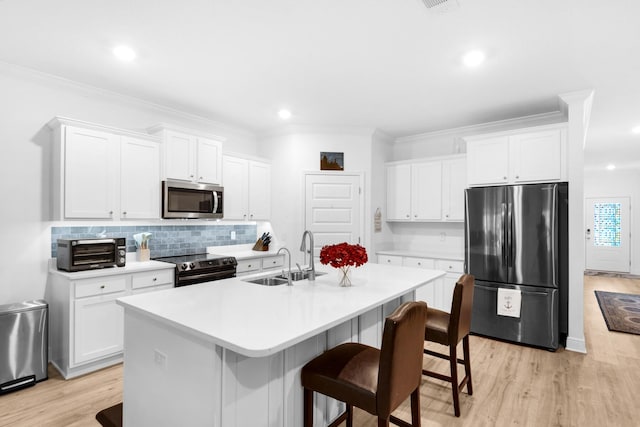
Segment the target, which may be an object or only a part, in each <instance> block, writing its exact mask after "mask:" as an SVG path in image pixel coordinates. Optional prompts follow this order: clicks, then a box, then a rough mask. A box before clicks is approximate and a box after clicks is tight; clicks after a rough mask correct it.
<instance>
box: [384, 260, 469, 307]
mask: <svg viewBox="0 0 640 427" xmlns="http://www.w3.org/2000/svg"><path fill="white" fill-rule="evenodd" d="M378 264H387V265H402V266H405V267H413V268H424V269H427V270H434V269H435V270H444V271H445V272H446V274H445V275H444V277H441V278H440V279H438V280H435V281H434V282H432V283H429V284H428V285H425V286H422V287H421V288H418V289H416V292H415V298H416V300H417V301H425V302H426V303H427V305H428V306H429V307H430V308H437V309H438V310H443V311H446V312H449V311H450V310H451V300H452V298H453V289H454V288H455V286H456V282H457V281H458V279H459V278H460V276H461V275H462V274H463V273H464V262H463V261H460V260H450V259H439V258H422V257H410V256H401V255H388V254H378Z"/></svg>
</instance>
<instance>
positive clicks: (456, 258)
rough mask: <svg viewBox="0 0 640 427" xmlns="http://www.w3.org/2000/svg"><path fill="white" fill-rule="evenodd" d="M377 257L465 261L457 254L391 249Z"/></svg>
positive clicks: (381, 252) (380, 252) (379, 253)
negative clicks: (391, 256)
mask: <svg viewBox="0 0 640 427" xmlns="http://www.w3.org/2000/svg"><path fill="white" fill-rule="evenodd" d="M376 255H396V256H405V257H415V258H432V259H446V260H453V261H464V255H457V254H443V253H442V252H433V251H414V250H408V249H389V250H382V251H377V252H376Z"/></svg>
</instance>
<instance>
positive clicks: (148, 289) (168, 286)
mask: <svg viewBox="0 0 640 427" xmlns="http://www.w3.org/2000/svg"><path fill="white" fill-rule="evenodd" d="M164 289H173V283H169V284H164V285H158V286H153V287H146V288H138V289H134V290H133V291H131V293H132V294H133V295H138V294H144V293H147V292H156V291H162V290H164Z"/></svg>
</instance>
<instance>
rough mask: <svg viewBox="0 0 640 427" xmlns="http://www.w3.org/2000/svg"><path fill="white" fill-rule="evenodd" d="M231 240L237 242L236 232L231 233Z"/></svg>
mask: <svg viewBox="0 0 640 427" xmlns="http://www.w3.org/2000/svg"><path fill="white" fill-rule="evenodd" d="M231 240H236V232H235V231H232V232H231Z"/></svg>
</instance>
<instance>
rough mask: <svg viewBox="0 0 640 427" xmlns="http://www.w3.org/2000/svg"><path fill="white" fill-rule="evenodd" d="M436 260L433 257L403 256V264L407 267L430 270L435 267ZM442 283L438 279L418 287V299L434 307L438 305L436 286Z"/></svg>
mask: <svg viewBox="0 0 640 427" xmlns="http://www.w3.org/2000/svg"><path fill="white" fill-rule="evenodd" d="M435 263H436V261H435V260H434V259H431V258H414V257H403V258H402V265H404V266H405V267H415V268H425V269H429V270H433V269H435ZM439 283H440V279H438V280H437V281H436V282H435V283H429V284H428V285H424V286H422V287H421V288H418V289H416V301H425V302H426V303H427V306H429V307H434V306H435V305H436V287H438V284H439Z"/></svg>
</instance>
